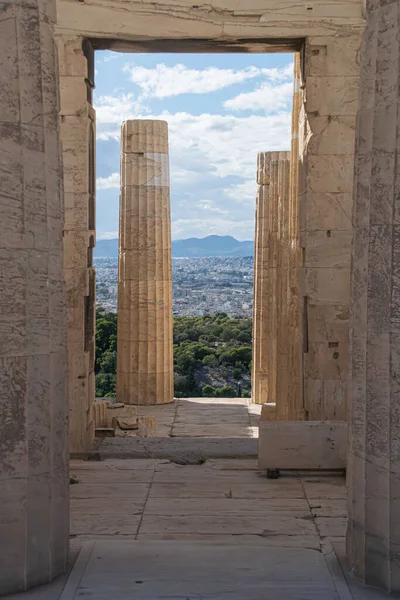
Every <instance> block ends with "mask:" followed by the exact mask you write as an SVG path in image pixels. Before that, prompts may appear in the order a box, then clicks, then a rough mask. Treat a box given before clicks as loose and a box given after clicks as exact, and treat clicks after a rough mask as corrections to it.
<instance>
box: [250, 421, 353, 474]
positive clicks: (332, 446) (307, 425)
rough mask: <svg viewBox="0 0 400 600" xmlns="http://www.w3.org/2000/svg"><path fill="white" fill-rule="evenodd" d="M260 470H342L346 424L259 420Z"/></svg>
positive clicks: (344, 460) (343, 466)
mask: <svg viewBox="0 0 400 600" xmlns="http://www.w3.org/2000/svg"><path fill="white" fill-rule="evenodd" d="M259 444H260V445H259V455H258V461H259V465H260V468H261V469H289V470H295V469H343V470H344V469H345V468H346V423H345V422H341V423H338V422H336V423H335V422H333V421H330V422H329V421H326V422H322V421H299V422H297V423H296V422H293V421H279V422H267V421H261V422H260V434H259Z"/></svg>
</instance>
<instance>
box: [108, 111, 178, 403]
mask: <svg viewBox="0 0 400 600" xmlns="http://www.w3.org/2000/svg"><path fill="white" fill-rule="evenodd" d="M121 145H122V155H121V199H120V235H119V265H118V348H117V400H118V402H124V403H125V404H137V405H142V404H143V405H148V404H165V403H168V402H172V401H173V393H174V390H173V344H172V340H173V334H172V271H171V218H170V199H169V156H168V125H167V123H166V122H165V121H146V120H137V121H126V122H125V123H123V125H122V133H121Z"/></svg>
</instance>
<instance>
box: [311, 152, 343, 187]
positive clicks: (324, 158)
mask: <svg viewBox="0 0 400 600" xmlns="http://www.w3.org/2000/svg"><path fill="white" fill-rule="evenodd" d="M353 170H354V164H353V161H352V160H351V159H350V157H349V156H347V155H337V154H336V155H311V156H307V185H308V186H309V189H310V191H312V192H322V193H339V192H340V193H351V192H352V190H353Z"/></svg>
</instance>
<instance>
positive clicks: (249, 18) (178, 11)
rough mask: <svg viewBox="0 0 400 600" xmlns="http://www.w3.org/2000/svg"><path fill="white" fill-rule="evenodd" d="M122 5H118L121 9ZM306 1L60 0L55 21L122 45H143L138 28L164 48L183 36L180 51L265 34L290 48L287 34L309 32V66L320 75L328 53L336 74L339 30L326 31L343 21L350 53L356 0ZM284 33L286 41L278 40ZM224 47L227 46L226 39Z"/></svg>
mask: <svg viewBox="0 0 400 600" xmlns="http://www.w3.org/2000/svg"><path fill="white" fill-rule="evenodd" d="M122 7H123V8H124V10H121V8H122ZM310 7H311V8H308V7H307V6H305V5H304V3H302V2H299V1H298V2H292V1H291V0H282V1H281V2H279V4H277V3H276V2H275V0H240V1H239V2H238V1H237V0H235V1H233V0H219V1H218V2H213V4H212V6H211V7H210V4H209V3H208V2H205V1H204V0H202V1H201V2H200V3H198V4H197V5H195V6H194V5H193V2H192V0H181V1H180V2H179V3H175V2H173V1H172V0H163V1H162V2H157V4H156V5H154V4H153V3H151V2H142V3H140V5H136V4H133V5H131V6H130V7H129V9H127V7H126V6H125V3H124V2H122V0H104V1H102V3H101V5H100V6H99V5H97V4H91V3H87V2H86V3H82V4H74V5H73V6H71V3H70V2H68V1H67V0H60V1H59V3H58V21H59V28H60V30H61V31H62V30H63V29H65V30H68V31H69V32H70V31H77V32H79V33H81V32H82V33H84V34H85V35H87V37H92V38H93V37H94V38H96V37H97V38H104V37H105V33H107V34H108V35H109V36H110V39H112V40H118V38H119V39H121V40H123V42H122V41H121V45H122V47H124V44H125V47H127V46H128V47H130V48H131V49H132V48H133V49H134V48H136V49H140V48H143V46H144V47H146V45H145V44H143V42H141V41H142V40H143V31H146V32H147V33H146V36H147V37H148V39H149V42H151V41H153V40H157V39H161V40H167V41H168V42H169V43H164V45H163V46H162V47H163V48H164V51H165V50H166V49H168V48H170V47H171V41H173V40H176V42H177V43H179V41H180V40H185V42H186V44H184V43H181V44H180V46H178V48H180V51H181V52H184V51H185V48H187V43H188V42H187V41H190V40H195V41H198V40H202V39H206V40H210V41H214V43H218V42H219V44H220V45H221V46H222V47H224V44H223V41H225V40H226V41H227V42H228V44H229V41H230V40H232V42H234V43H235V44H237V45H238V46H239V47H240V45H241V46H243V47H244V48H247V47H249V46H250V47H251V43H249V42H247V44H246V43H245V42H242V43H241V44H239V43H238V40H240V39H242V40H244V39H247V40H257V39H263V41H264V44H263V46H264V47H265V46H267V47H268V45H266V44H265V40H266V39H269V38H280V46H279V48H281V49H285V48H286V51H287V49H288V48H289V49H290V50H293V49H294V47H293V43H291V40H294V39H295V40H297V39H299V38H300V37H308V36H314V37H313V38H312V39H313V41H314V43H315V44H317V47H320V48H321V51H320V55H318V56H314V62H313V70H314V71H315V72H316V73H317V74H324V75H325V76H326V72H325V70H323V68H324V67H325V64H324V58H325V56H326V55H327V54H328V56H329V55H330V54H331V53H332V66H330V67H328V69H329V71H328V73H329V75H332V74H335V75H336V74H337V72H338V71H339V74H340V75H341V74H342V73H341V71H340V67H341V65H342V64H343V63H346V60H345V58H344V56H343V55H340V48H341V46H340V43H341V41H342V36H341V37H340V38H339V39H336V38H335V37H332V38H331V37H327V36H334V35H335V33H336V34H337V33H340V30H341V27H343V26H345V27H344V28H345V31H344V32H343V38H344V48H346V52H347V53H348V54H350V53H351V51H352V50H353V47H354V46H353V44H352V39H351V35H349V29H350V30H351V29H352V28H353V29H354V30H357V29H360V28H362V26H363V17H362V7H361V5H360V2H359V1H358V0H344V1H342V2H337V0H318V1H314V2H313V3H312V5H310ZM315 36H317V37H315ZM318 36H323V37H321V38H319V37H318ZM219 38H222V40H223V41H220V39H219ZM285 38H286V40H287V42H285V41H283V42H282V41H281V40H282V39H285ZM349 38H350V39H349ZM129 42H130V44H129ZM232 42H231V43H232ZM208 44H209V42H208ZM199 46H200V47H201V44H199V43H197V45H195V47H196V48H199ZM120 47H121V46H120ZM147 47H148V46H147ZM189 47H190V46H189ZM207 47H209V45H208V46H207ZM225 48H227V49H228V51H229V45H226V46H225ZM160 50H161V48H160ZM161 51H162V50H161ZM327 62H328V63H329V60H328V61H327ZM353 70H354V67H353V68H352V67H351V66H349V65H348V64H347V63H346V70H345V73H344V74H346V75H349V76H351V75H352V74H353ZM356 75H357V73H356Z"/></svg>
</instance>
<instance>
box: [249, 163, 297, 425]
mask: <svg viewBox="0 0 400 600" xmlns="http://www.w3.org/2000/svg"><path fill="white" fill-rule="evenodd" d="M289 158H290V153H289V152H263V153H260V154H259V155H258V175H257V181H258V184H259V189H258V195H257V208H256V237H255V239H256V242H255V265H256V272H255V278H254V312H253V319H254V325H253V339H254V341H253V402H255V403H256V404H264V403H266V404H268V407H267V408H268V410H269V411H270V412H271V417H270V418H276V412H277V409H276V390H277V368H278V330H279V321H280V298H279V297H278V296H279V292H280V290H281V280H280V269H279V264H280V261H281V250H282V245H281V233H282V231H283V228H284V224H283V221H284V215H286V216H287V214H288V210H287V209H288V204H289Z"/></svg>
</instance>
